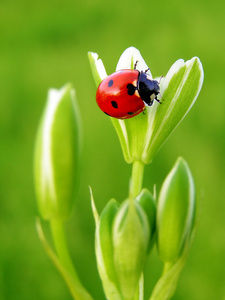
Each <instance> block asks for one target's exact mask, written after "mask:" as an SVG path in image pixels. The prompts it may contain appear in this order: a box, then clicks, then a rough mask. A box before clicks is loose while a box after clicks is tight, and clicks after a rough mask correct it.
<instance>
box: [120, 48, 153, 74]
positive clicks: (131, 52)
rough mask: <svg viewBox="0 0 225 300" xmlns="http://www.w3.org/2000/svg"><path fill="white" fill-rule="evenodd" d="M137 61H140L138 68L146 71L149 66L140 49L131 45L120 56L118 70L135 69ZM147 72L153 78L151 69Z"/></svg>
mask: <svg viewBox="0 0 225 300" xmlns="http://www.w3.org/2000/svg"><path fill="white" fill-rule="evenodd" d="M136 61H138V63H137V70H139V71H145V70H146V69H148V66H147V64H146V62H145V61H144V59H143V57H142V56H141V54H140V52H139V50H138V49H136V48H135V47H129V48H127V49H126V50H125V51H124V52H123V53H122V55H121V56H120V59H119V61H118V64H117V67H116V70H117V71H118V70H122V69H133V68H134V64H135V63H136ZM147 74H148V75H149V76H150V77H151V78H152V74H151V72H150V70H148V72H147Z"/></svg>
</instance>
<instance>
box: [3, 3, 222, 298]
mask: <svg viewBox="0 0 225 300" xmlns="http://www.w3.org/2000/svg"><path fill="white" fill-rule="evenodd" d="M224 12H225V2H224V1H222V0H216V1H207V0H200V1H196V0H189V1H166V0H161V1H143V0H140V1H134V0H130V1H119V0H114V1H104V0H98V1H91V0H82V1H72V0H64V1H62V0H61V1H58V0H56V1H49V0H45V1H43V0H40V1H28V0H27V1H25V0H24V1H23V0H18V1H12V0H1V1H0V135H1V136H0V299H1V300H3V299H7V300H16V299H23V300H26V299H29V300H30V299H43V300H47V299H55V300H61V299H64V300H66V299H68V300H69V299H71V296H70V294H69V292H68V290H67V287H66V286H65V284H64V282H63V281H62V279H61V277H60V276H59V274H58V272H57V271H56V270H55V268H54V266H53V265H52V264H51V262H50V261H49V259H48V257H47V255H46V254H45V252H44V250H43V248H42V246H41V244H40V242H39V240H38V238H37V234H36V230H35V217H36V215H37V214H38V212H37V208H36V202H35V195H34V187H33V148H34V140H35V134H36V130H37V126H38V123H39V120H40V117H41V113H42V111H43V108H44V105H45V101H46V96H47V90H48V88H50V87H56V88H60V87H61V86H62V85H64V84H65V83H66V82H72V83H73V84H74V86H75V88H76V92H77V97H78V101H79V106H80V111H81V114H82V120H83V135H84V137H83V168H82V174H81V184H80V190H79V195H78V198H77V202H76V206H75V210H74V213H73V216H72V218H71V220H70V221H69V222H68V223H67V232H68V236H69V243H70V249H71V253H72V256H73V259H74V261H75V264H76V266H77V269H78V271H79V274H80V277H81V278H82V281H83V282H84V284H85V285H86V287H87V288H88V290H89V291H90V292H91V293H92V294H93V295H94V298H95V299H99V300H101V299H104V296H103V292H102V287H101V283H100V280H99V277H98V273H97V270H96V261H95V256H94V237H93V236H94V220H93V217H92V214H91V208H90V199H89V191H88V185H91V186H92V189H93V193H94V197H95V201H96V205H97V207H98V210H99V211H101V210H102V208H103V207H104V205H105V204H106V202H107V201H108V200H109V199H110V198H111V197H115V198H116V199H117V200H118V201H120V202H121V201H122V200H123V199H124V198H126V196H127V191H128V179H129V176H130V173H131V166H130V165H127V164H126V163H125V162H124V159H123V156H122V152H121V149H120V145H119V142H118V139H117V136H116V133H115V131H114V128H113V126H112V124H111V122H110V120H109V118H108V117H107V116H105V115H104V114H102V112H101V111H100V110H99V109H98V107H97V105H96V103H95V91H96V86H95V83H94V80H93V78H92V74H91V71H90V67H89V62H88V58H87V52H88V51H93V52H97V53H98V54H99V56H100V57H101V58H102V60H103V62H104V64H105V67H106V70H107V72H108V74H110V73H112V72H113V71H114V70H115V67H116V64H117V61H118V59H119V57H120V55H121V53H122V52H123V51H124V50H125V49H126V48H127V47H129V46H135V47H136V48H138V49H139V50H140V52H141V54H142V56H143V57H144V59H145V61H146V62H147V64H148V65H149V66H150V68H151V71H152V74H153V76H161V75H165V74H166V73H167V71H168V70H169V68H170V66H171V65H172V64H173V63H174V61H176V60H177V59H179V58H183V59H185V60H188V59H190V58H192V57H193V56H198V57H199V58H200V59H201V61H202V64H203V67H204V72H205V80H204V84H203V88H202V91H201V93H200V95H199V98H198V100H197V102H196V104H195V105H194V107H193V108H192V110H191V112H190V113H189V114H188V116H187V117H186V118H185V120H184V121H183V122H182V123H181V125H180V126H179V127H178V128H177V129H176V131H175V132H174V133H173V134H172V135H171V136H170V138H169V139H168V141H167V142H166V143H165V144H164V146H163V148H162V149H161V150H160V152H159V153H158V154H157V156H156V157H155V159H154V160H153V162H152V164H151V165H148V166H147V167H146V169H145V178H144V186H145V187H147V188H149V189H150V190H152V188H153V185H154V184H155V183H156V185H157V187H158V190H159V188H160V186H161V184H162V181H163V179H164V178H165V176H166V174H167V173H168V172H169V170H170V168H171V167H172V165H173V164H174V162H175V160H176V159H177V157H178V156H183V157H184V158H185V159H186V160H187V162H188V164H189V166H190V168H191V170H192V173H193V176H194V178H195V183H196V188H197V195H198V200H199V201H201V218H200V222H199V228H198V232H197V235H196V238H195V241H194V243H193V245H192V248H191V252H190V255H189V257H188V261H187V264H186V266H185V268H184V270H183V272H182V275H181V278H180V280H179V285H178V288H177V291H176V294H175V296H174V298H173V299H179V300H182V299H192V300H201V299H204V300H209V299H225V284H224V283H225V265H224V264H225V199H224V195H225V182H224V177H225V176H224V175H225V172H224V166H225V164H224V163H225V159H224V153H225V141H224V138H225V117H224V116H225V96H224V94H225V93H224V69H225V55H224V53H225V39H224V25H225V22H224ZM46 229H47V227H46ZM161 267H162V266H161V263H160V261H159V260H158V258H157V256H156V251H155V250H154V251H153V254H152V255H151V257H150V259H149V261H148V264H147V267H146V274H147V276H146V281H145V284H146V295H148V294H149V293H150V290H151V289H152V286H153V284H154V282H155V281H156V279H157V276H158V275H159V274H160V271H161ZM146 299H147V298H146Z"/></svg>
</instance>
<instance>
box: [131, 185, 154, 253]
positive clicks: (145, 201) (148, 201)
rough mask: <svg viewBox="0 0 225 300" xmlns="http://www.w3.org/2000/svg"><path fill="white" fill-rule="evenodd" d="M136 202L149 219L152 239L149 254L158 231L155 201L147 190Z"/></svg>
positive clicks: (143, 191)
mask: <svg viewBox="0 0 225 300" xmlns="http://www.w3.org/2000/svg"><path fill="white" fill-rule="evenodd" d="M135 200H136V201H137V202H138V203H139V204H140V206H141V207H142V209H143V210H144V212H145V213H146V216H147V218H148V222H149V228H150V238H149V245H148V252H149V251H150V250H151V248H152V246H153V244H154V241H155V239H154V237H155V230H156V203H155V199H154V198H153V196H152V194H151V193H150V192H149V191H148V190H147V189H143V190H142V191H141V193H140V194H139V195H138V196H137V198H136V199H135Z"/></svg>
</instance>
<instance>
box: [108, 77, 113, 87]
mask: <svg viewBox="0 0 225 300" xmlns="http://www.w3.org/2000/svg"><path fill="white" fill-rule="evenodd" d="M112 85H113V80H112V79H111V80H109V82H108V87H111V86H112Z"/></svg>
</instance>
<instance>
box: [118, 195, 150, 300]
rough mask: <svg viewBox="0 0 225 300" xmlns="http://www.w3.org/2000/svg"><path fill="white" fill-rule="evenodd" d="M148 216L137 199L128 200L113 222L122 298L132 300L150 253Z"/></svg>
mask: <svg viewBox="0 0 225 300" xmlns="http://www.w3.org/2000/svg"><path fill="white" fill-rule="evenodd" d="M148 243H149V224H148V218H147V216H146V214H145V212H144V210H143V209H142V207H141V205H140V204H139V203H137V202H134V201H131V200H127V201H125V202H124V203H123V204H122V206H121V208H120V209H119V211H118V213H117V215H116V217H115V220H114V225H113V249H114V265H115V270H116V273H117V277H118V281H119V286H120V290H121V293H122V296H123V299H126V300H129V299H133V298H134V295H135V293H136V292H137V288H138V283H139V280H140V276H141V273H142V272H143V267H144V263H145V259H146V255H147V248H148Z"/></svg>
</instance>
